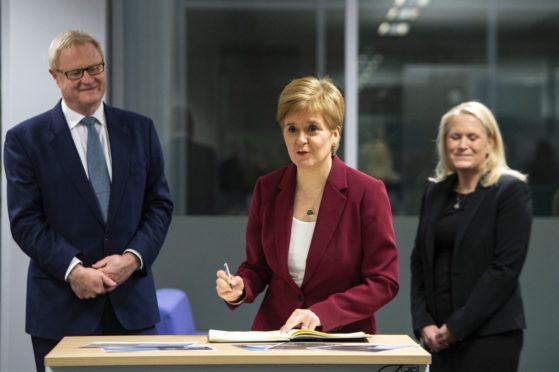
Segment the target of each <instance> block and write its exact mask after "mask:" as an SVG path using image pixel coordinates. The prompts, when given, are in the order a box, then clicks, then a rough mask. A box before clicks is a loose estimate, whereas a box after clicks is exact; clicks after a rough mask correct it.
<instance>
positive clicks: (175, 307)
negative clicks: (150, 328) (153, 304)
mask: <svg viewBox="0 0 559 372" xmlns="http://www.w3.org/2000/svg"><path fill="white" fill-rule="evenodd" d="M157 303H158V305H159V315H160V317H161V320H160V321H159V323H157V324H156V325H155V328H156V329H157V333H158V334H160V335H192V334H198V332H196V328H195V326H194V319H193V317H192V309H191V308H190V301H189V300H188V296H187V295H186V293H185V292H184V291H182V290H180V289H176V288H159V289H158V290H157Z"/></svg>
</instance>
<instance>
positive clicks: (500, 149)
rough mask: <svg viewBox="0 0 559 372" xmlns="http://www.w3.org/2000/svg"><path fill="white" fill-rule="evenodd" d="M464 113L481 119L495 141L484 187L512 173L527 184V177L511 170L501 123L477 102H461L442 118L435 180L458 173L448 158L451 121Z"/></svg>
mask: <svg viewBox="0 0 559 372" xmlns="http://www.w3.org/2000/svg"><path fill="white" fill-rule="evenodd" d="M460 114H467V115H472V116H473V117H475V118H476V119H478V120H479V122H480V123H481V125H483V127H484V128H485V131H486V133H487V136H488V137H489V138H490V139H491V140H492V141H493V148H492V150H491V152H490V153H489V154H488V156H487V160H486V162H485V173H484V176H483V177H482V178H481V181H480V182H481V184H482V185H483V186H485V187H487V186H491V185H494V184H495V183H497V181H498V180H499V178H500V177H501V175H503V174H509V175H511V176H513V177H516V178H518V179H520V180H522V181H526V175H524V174H522V173H520V172H518V171H516V170H513V169H511V168H509V166H508V165H507V161H506V158H505V147H504V144H503V137H502V136H501V131H500V130H499V126H498V124H497V120H496V119H495V117H494V116H493V113H492V112H491V110H489V108H487V106H485V105H484V104H482V103H479V102H476V101H469V102H464V103H461V104H459V105H458V106H455V107H453V108H451V109H450V110H449V111H448V112H447V113H446V114H444V115H443V116H442V118H441V122H440V124H439V132H438V134H437V155H438V162H437V166H436V167H435V175H434V176H433V178H431V180H433V181H435V182H439V181H442V180H444V179H445V178H446V177H448V176H449V175H451V174H453V173H455V172H456V169H454V167H453V166H452V164H451V162H450V159H449V158H448V151H447V148H446V136H447V134H448V127H449V124H450V122H451V121H452V120H453V119H454V118H455V117H456V116H458V115H460Z"/></svg>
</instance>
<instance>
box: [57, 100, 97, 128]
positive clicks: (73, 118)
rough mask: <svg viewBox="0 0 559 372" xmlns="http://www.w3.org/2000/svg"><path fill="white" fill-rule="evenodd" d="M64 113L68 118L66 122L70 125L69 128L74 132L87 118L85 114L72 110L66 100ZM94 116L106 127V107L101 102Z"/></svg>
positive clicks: (63, 106) (63, 103) (63, 108)
mask: <svg viewBox="0 0 559 372" xmlns="http://www.w3.org/2000/svg"><path fill="white" fill-rule="evenodd" d="M62 113H63V114H64V117H65V118H66V122H67V123H68V127H70V130H72V129H73V128H74V127H75V126H76V125H78V124H79V123H80V121H81V120H82V119H83V118H84V117H85V116H84V115H83V114H80V113H79V112H76V111H74V110H72V109H71V108H70V107H68V105H67V104H66V102H65V101H64V100H62ZM90 116H93V117H94V118H95V119H97V121H98V122H99V123H100V124H101V125H102V126H104V125H105V124H106V122H105V105H104V104H103V103H102V102H101V104H100V105H99V107H98V108H97V110H95V112H94V113H93V115H90Z"/></svg>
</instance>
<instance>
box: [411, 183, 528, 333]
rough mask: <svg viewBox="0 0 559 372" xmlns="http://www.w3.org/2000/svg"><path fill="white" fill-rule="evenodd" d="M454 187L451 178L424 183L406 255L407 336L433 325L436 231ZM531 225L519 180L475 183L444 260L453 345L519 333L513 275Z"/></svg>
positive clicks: (516, 287) (517, 289) (524, 190)
mask: <svg viewBox="0 0 559 372" xmlns="http://www.w3.org/2000/svg"><path fill="white" fill-rule="evenodd" d="M456 182H457V176H456V175H451V176H449V177H448V178H447V179H445V180H444V181H441V182H438V183H434V182H430V183H429V184H428V185H427V187H426V189H425V193H424V195H423V200H422V206H421V213H420V220H419V226H418V230H417V236H416V240H415V247H414V249H413V251H412V255H411V273H412V277H411V306H412V324H413V329H414V332H415V334H416V335H417V336H419V334H420V332H421V329H422V328H423V327H425V326H426V325H429V324H435V322H434V320H433V317H432V314H433V311H432V310H433V309H434V304H435V298H434V292H433V276H434V273H433V257H434V250H435V228H436V225H437V220H438V218H439V216H440V213H441V209H442V208H443V206H444V204H445V202H446V200H447V199H448V198H449V197H450V196H449V195H450V193H451V192H452V189H453V187H454V185H455V184H456ZM531 225H532V199H531V195H530V190H529V187H528V185H527V184H526V183H525V182H522V181H520V180H518V179H517V178H514V177H512V176H509V175H504V176H501V178H500V180H499V181H498V182H497V184H495V185H493V186H490V187H483V186H482V185H481V184H478V186H477V188H476V190H475V192H474V193H473V195H471V196H470V198H469V201H468V206H467V208H466V209H465V210H464V214H463V217H462V221H461V222H460V223H459V226H458V229H457V232H456V240H455V244H454V250H453V256H452V262H451V274H450V275H451V301H452V306H453V309H454V311H453V313H452V314H451V316H450V317H449V319H448V320H447V322H446V325H447V327H448V328H449V330H450V332H451V334H452V335H453V336H454V337H455V338H457V339H458V340H463V339H465V338H467V337H470V336H481V335H490V334H498V333H502V332H506V331H511V330H518V329H523V328H525V320H524V310H523V304H522V297H521V294H520V285H519V281H518V277H519V275H520V272H521V270H522V266H523V265H524V261H525V258H526V253H527V250H528V242H529V239H530V230H531Z"/></svg>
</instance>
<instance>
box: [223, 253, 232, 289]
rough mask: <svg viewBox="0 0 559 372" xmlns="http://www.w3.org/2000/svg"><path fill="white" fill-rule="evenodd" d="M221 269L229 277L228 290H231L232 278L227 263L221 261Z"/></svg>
mask: <svg viewBox="0 0 559 372" xmlns="http://www.w3.org/2000/svg"><path fill="white" fill-rule="evenodd" d="M223 267H225V272H226V273H227V276H228V277H229V288H231V290H233V283H231V280H232V279H233V277H232V276H231V271H229V265H227V262H225V260H224V261H223Z"/></svg>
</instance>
